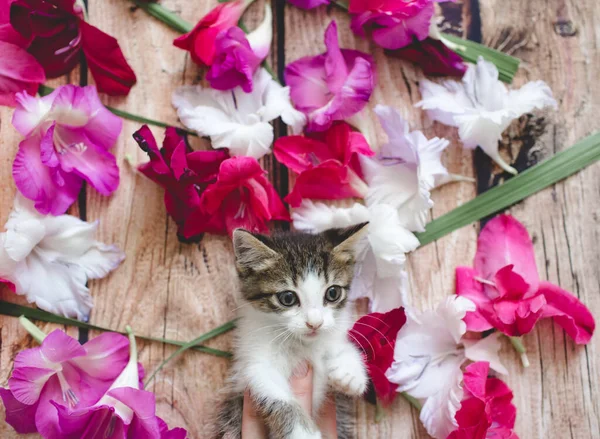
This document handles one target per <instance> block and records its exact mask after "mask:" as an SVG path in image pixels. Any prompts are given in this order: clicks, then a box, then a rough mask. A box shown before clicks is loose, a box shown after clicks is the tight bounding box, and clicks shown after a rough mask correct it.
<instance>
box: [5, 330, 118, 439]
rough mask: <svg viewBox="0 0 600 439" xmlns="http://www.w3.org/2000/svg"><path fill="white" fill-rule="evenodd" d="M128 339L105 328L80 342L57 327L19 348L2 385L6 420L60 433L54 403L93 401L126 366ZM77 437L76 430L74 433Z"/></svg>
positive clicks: (48, 435)
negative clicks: (30, 346) (28, 346)
mask: <svg viewBox="0 0 600 439" xmlns="http://www.w3.org/2000/svg"><path fill="white" fill-rule="evenodd" d="M128 357H129V353H128V341H127V338H126V337H123V336H122V335H120V334H114V333H104V334H102V335H100V336H98V337H96V338H94V339H92V340H90V341H89V342H87V343H86V344H84V345H83V346H81V345H80V344H79V343H78V342H77V340H75V339H73V338H72V337H69V336H68V335H67V334H65V333H64V332H63V331H60V330H55V331H53V332H52V333H50V334H49V335H48V336H47V337H46V338H45V339H44V340H43V342H42V344H41V346H40V347H37V348H33V349H27V350H24V351H22V352H20V353H19V354H18V355H17V357H16V359H15V367H14V370H13V373H12V376H11V378H10V379H9V380H8V385H9V389H10V390H9V389H0V396H1V397H2V401H3V402H4V406H5V407H6V422H7V423H9V424H10V425H12V426H13V427H14V428H15V430H16V431H17V432H20V433H27V432H29V433H33V432H39V433H40V434H41V435H42V436H43V437H45V438H52V439H54V438H56V439H58V438H61V437H65V436H60V435H59V434H58V433H59V431H60V426H59V416H58V412H57V410H56V409H55V408H54V406H55V405H56V404H65V405H67V406H70V407H75V408H76V407H86V406H89V405H92V404H94V403H96V402H97V401H98V400H99V399H100V398H101V397H102V395H103V394H104V393H105V392H106V391H107V390H108V389H109V388H110V386H111V383H112V382H113V381H114V380H115V379H116V378H117V377H118V376H119V374H120V373H121V372H122V371H123V369H124V368H125V365H126V364H127V360H128ZM77 437H80V436H77Z"/></svg>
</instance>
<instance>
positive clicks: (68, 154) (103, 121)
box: [12, 85, 122, 215]
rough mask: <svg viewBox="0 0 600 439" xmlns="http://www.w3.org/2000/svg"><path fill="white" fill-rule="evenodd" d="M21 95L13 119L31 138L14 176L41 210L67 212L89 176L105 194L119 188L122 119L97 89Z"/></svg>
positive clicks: (26, 141)
mask: <svg viewBox="0 0 600 439" xmlns="http://www.w3.org/2000/svg"><path fill="white" fill-rule="evenodd" d="M16 99H17V108H16V110H15V113H14V116H13V120H12V122H13V125H14V127H15V128H16V129H17V130H18V131H19V132H20V133H21V134H23V135H24V136H25V139H24V140H23V141H22V142H21V143H20V144H19V151H18V153H17V156H16V157H15V161H14V163H13V177H14V179H15V183H16V185H17V188H18V189H19V191H20V192H21V193H22V194H23V195H24V196H25V197H26V198H29V199H30V200H33V201H35V208H36V209H37V210H38V211H39V212H40V213H42V214H48V213H51V214H53V215H60V214H62V213H64V212H65V211H66V210H67V209H68V208H69V206H70V205H71V204H73V202H74V201H75V200H76V199H77V194H78V193H79V190H80V188H81V185H82V183H83V181H84V180H85V181H87V182H88V183H89V184H90V185H91V186H92V187H94V188H95V189H96V190H97V191H98V192H100V193H101V194H103V195H110V194H111V193H112V192H114V191H115V190H116V189H117V186H118V185H119V168H118V167H117V162H116V159H115V157H114V156H113V155H112V154H111V153H110V152H109V151H108V150H109V149H110V148H111V147H112V146H113V145H114V143H115V142H116V140H117V137H118V136H119V134H120V133H121V128H122V121H121V119H119V118H118V117H117V116H115V115H114V114H112V113H111V112H110V111H108V110H107V109H106V108H105V107H104V106H103V105H102V103H101V102H100V99H99V98H98V94H97V92H96V88H95V87H93V86H87V87H77V86H74V85H65V86H62V87H59V88H57V89H56V90H55V91H54V92H52V93H51V94H49V95H48V96H46V97H42V98H36V97H32V96H29V95H28V94H26V93H19V94H17V97H16Z"/></svg>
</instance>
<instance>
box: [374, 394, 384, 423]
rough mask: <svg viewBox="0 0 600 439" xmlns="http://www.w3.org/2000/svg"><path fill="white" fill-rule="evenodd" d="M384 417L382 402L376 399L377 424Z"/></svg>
mask: <svg viewBox="0 0 600 439" xmlns="http://www.w3.org/2000/svg"><path fill="white" fill-rule="evenodd" d="M384 417H385V411H384V410H383V407H382V406H381V402H380V401H379V400H378V399H376V400H375V422H376V423H380V422H381V420H382V419H383V418H384Z"/></svg>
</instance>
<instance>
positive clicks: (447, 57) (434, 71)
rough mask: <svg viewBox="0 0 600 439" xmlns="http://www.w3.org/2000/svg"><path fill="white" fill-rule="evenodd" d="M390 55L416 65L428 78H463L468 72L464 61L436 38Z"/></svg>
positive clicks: (417, 42)
mask: <svg viewBox="0 0 600 439" xmlns="http://www.w3.org/2000/svg"><path fill="white" fill-rule="evenodd" d="M389 54H390V55H392V56H395V57H397V58H402V59H405V60H408V61H411V62H413V63H415V64H416V65H418V66H419V67H421V70H423V73H425V74H426V75H427V76H458V77H462V76H463V75H464V74H465V72H466V71H467V65H466V64H465V63H464V61H463V59H462V58H461V57H460V56H459V55H457V54H456V52H453V51H452V50H450V49H449V48H448V47H447V46H446V45H445V44H444V43H443V42H441V41H440V40H436V39H434V38H425V39H424V40H423V41H419V40H416V41H414V42H413V43H411V44H409V45H408V46H405V47H403V48H401V49H398V50H393V51H389Z"/></svg>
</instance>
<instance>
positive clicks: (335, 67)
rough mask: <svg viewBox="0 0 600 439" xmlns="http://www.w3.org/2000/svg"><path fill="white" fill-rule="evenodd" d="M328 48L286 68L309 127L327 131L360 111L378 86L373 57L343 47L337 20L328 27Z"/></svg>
mask: <svg viewBox="0 0 600 439" xmlns="http://www.w3.org/2000/svg"><path fill="white" fill-rule="evenodd" d="M325 46H326V47H327V52H325V53H323V54H321V55H318V56H314V57H305V58H301V59H299V60H297V61H294V62H293V63H291V64H289V65H288V66H287V67H286V68H285V82H286V83H287V84H288V85H289V86H290V97H291V99H292V102H293V104H294V106H295V107H296V108H297V109H298V110H300V111H302V112H303V113H305V114H306V116H307V118H308V126H307V130H308V131H324V130H326V129H327V128H329V127H330V126H331V124H332V123H333V122H334V121H336V120H344V119H347V118H349V117H350V116H352V115H354V114H356V113H358V112H359V111H360V110H362V109H363V108H364V106H365V105H366V104H367V102H368V101H369V98H370V97H371V94H372V93H373V88H374V87H375V74H374V64H373V59H372V58H371V57H370V56H369V55H367V54H366V53H363V52H359V51H357V50H348V49H341V50H340V47H339V43H338V37H337V26H336V24H335V21H332V22H331V24H330V25H329V26H328V27H327V30H326V31H325Z"/></svg>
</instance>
